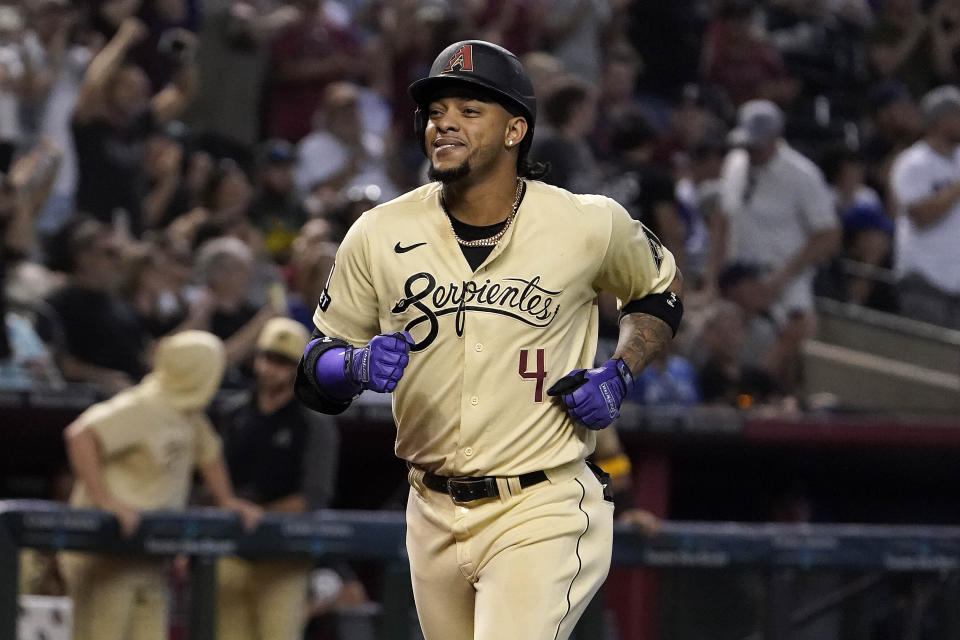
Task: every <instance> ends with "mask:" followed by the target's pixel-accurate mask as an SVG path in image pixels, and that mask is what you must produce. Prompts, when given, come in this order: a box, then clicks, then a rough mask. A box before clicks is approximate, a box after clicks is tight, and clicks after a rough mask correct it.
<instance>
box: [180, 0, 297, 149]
mask: <svg viewBox="0 0 960 640" xmlns="http://www.w3.org/2000/svg"><path fill="white" fill-rule="evenodd" d="M204 13H205V15H204V21H203V26H202V27H201V28H200V31H199V35H198V37H199V40H200V46H199V53H198V58H197V63H198V66H199V73H200V86H201V87H202V90H201V91H200V92H199V94H198V95H197V99H196V100H195V101H194V103H193V105H191V108H190V111H189V116H188V117H187V122H188V123H189V124H190V126H191V127H192V128H193V129H194V130H195V132H196V133H197V135H198V136H200V137H201V138H202V139H203V140H204V142H205V145H206V146H207V147H208V148H210V147H212V148H213V149H214V150H215V151H218V152H226V151H227V150H228V149H234V150H236V149H237V148H238V147H239V148H249V147H252V146H253V145H255V144H256V143H257V142H258V141H259V139H260V137H259V133H260V113H259V108H260V92H261V90H262V88H263V84H264V82H266V80H267V71H268V66H267V63H268V49H267V46H266V45H267V43H268V42H270V41H271V40H272V39H273V38H274V36H275V35H276V34H277V33H278V32H280V31H282V30H284V29H286V28H287V27H289V26H291V25H293V24H295V23H296V22H297V21H299V20H300V19H301V17H302V14H301V13H300V10H299V9H298V8H297V7H296V6H294V5H292V4H281V5H278V6H275V5H274V4H272V3H271V4H268V5H262V4H261V3H258V2H241V1H238V0H212V1H210V2H206V3H205V5H204Z"/></svg>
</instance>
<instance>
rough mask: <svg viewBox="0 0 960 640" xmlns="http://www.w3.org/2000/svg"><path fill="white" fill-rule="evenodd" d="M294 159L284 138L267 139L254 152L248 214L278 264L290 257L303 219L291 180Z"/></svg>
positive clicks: (302, 212) (303, 212)
mask: <svg viewBox="0 0 960 640" xmlns="http://www.w3.org/2000/svg"><path fill="white" fill-rule="evenodd" d="M295 161H296V152H295V150H294V148H293V145H291V144H290V143H289V142H287V141H286V140H267V141H266V142H265V143H263V145H262V146H261V148H260V151H259V153H258V156H257V168H256V195H255V196H254V199H253V203H252V204H251V205H250V218H251V220H252V221H253V223H254V224H255V225H256V226H257V228H258V229H259V230H260V232H261V233H262V234H263V236H264V243H265V247H266V250H267V253H268V254H269V255H270V257H271V258H272V259H273V260H274V261H276V262H278V263H280V264H286V263H287V262H288V261H289V260H290V245H291V244H292V243H293V240H294V238H296V237H297V232H298V231H299V230H300V228H301V227H302V226H303V223H304V222H306V212H305V211H304V209H303V203H302V201H301V198H300V194H299V193H298V192H297V189H296V184H295V183H294V173H293V166H294V162H295Z"/></svg>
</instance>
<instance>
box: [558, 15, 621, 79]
mask: <svg viewBox="0 0 960 640" xmlns="http://www.w3.org/2000/svg"><path fill="white" fill-rule="evenodd" d="M610 4H611V3H610V2H608V1H607V0H556V1H555V2H551V3H549V10H548V11H547V12H546V15H545V16H544V17H543V20H544V22H543V25H542V29H543V34H542V36H543V39H544V41H545V42H546V43H547V47H546V49H547V50H548V51H549V52H550V53H551V54H553V55H554V56H556V57H557V58H558V59H559V60H560V62H562V63H563V69H564V71H566V72H567V73H571V74H573V75H575V76H577V77H578V78H580V79H581V80H583V81H584V82H588V83H595V82H596V81H597V79H598V78H599V77H600V75H601V71H602V65H603V49H604V47H603V44H604V43H603V40H604V35H605V34H606V30H607V27H608V26H609V24H610V19H611V18H612V15H613V14H612V10H611V6H610Z"/></svg>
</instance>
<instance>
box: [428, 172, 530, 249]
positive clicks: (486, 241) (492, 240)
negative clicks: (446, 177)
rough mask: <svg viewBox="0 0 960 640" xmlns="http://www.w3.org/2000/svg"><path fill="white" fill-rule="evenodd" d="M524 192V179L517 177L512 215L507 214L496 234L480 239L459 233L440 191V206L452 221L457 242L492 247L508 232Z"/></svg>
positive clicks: (452, 229) (466, 245)
mask: <svg viewBox="0 0 960 640" xmlns="http://www.w3.org/2000/svg"><path fill="white" fill-rule="evenodd" d="M522 194H523V180H521V179H520V178H517V196H516V198H515V199H514V201H513V209H512V210H511V211H510V215H509V216H507V220H506V223H505V224H504V225H503V229H500V231H497V232H496V233H495V234H493V235H492V236H490V237H489V238H480V239H479V240H464V239H463V238H461V237H460V236H458V235H457V230H456V229H454V228H453V216H451V215H450V212H449V211H447V203H446V202H444V201H443V192H442V191H441V192H440V206H441V207H443V212H444V213H446V214H447V221H448V222H449V223H450V231H452V232H453V237H454V238H455V239H456V241H457V243H458V244H460V246H462V247H492V246H494V245H495V244H497V243H498V242H500V238H502V237H503V234H505V233H506V232H507V229H509V228H510V224H511V223H512V222H513V219H514V218H515V217H516V216H517V209H519V208H520V196H521V195H522Z"/></svg>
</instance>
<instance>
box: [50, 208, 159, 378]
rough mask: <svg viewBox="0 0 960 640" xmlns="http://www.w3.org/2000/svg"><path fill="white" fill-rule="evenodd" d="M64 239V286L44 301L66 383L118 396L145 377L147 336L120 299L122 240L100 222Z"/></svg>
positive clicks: (82, 223)
mask: <svg viewBox="0 0 960 640" xmlns="http://www.w3.org/2000/svg"><path fill="white" fill-rule="evenodd" d="M64 232H65V235H66V236H67V251H68V261H69V262H68V264H67V265H66V266H67V273H68V279H67V284H66V285H65V286H63V287H62V288H61V289H59V290H57V291H55V292H54V293H53V294H52V295H51V296H50V298H49V300H48V302H49V305H50V308H51V310H52V312H53V318H52V320H53V323H54V326H55V329H56V335H57V337H58V340H57V341H56V342H57V349H58V354H57V360H58V364H59V365H60V369H61V371H63V375H64V377H65V378H66V379H67V380H70V381H74V382H87V383H90V384H94V385H97V386H99V387H101V388H103V389H104V390H107V391H119V390H121V389H125V388H126V387H129V386H130V385H132V384H134V383H136V382H137V381H138V380H140V378H141V377H143V374H144V373H146V370H147V367H146V362H147V348H148V335H147V333H146V331H145V330H144V328H143V327H142V326H141V324H140V321H139V319H138V318H137V315H136V312H135V311H134V310H133V309H132V308H131V307H130V305H129V304H128V303H127V301H126V300H124V299H123V298H122V297H121V296H120V294H119V287H120V281H121V277H122V275H123V271H122V270H121V267H122V264H123V262H122V260H123V244H122V240H121V236H120V235H119V234H117V233H116V232H115V231H114V230H112V229H111V228H110V227H108V226H106V225H104V224H103V223H102V222H99V221H98V220H93V219H89V218H85V219H81V220H79V221H77V222H75V223H74V224H73V225H72V226H71V227H69V228H67V229H65V230H64Z"/></svg>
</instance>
